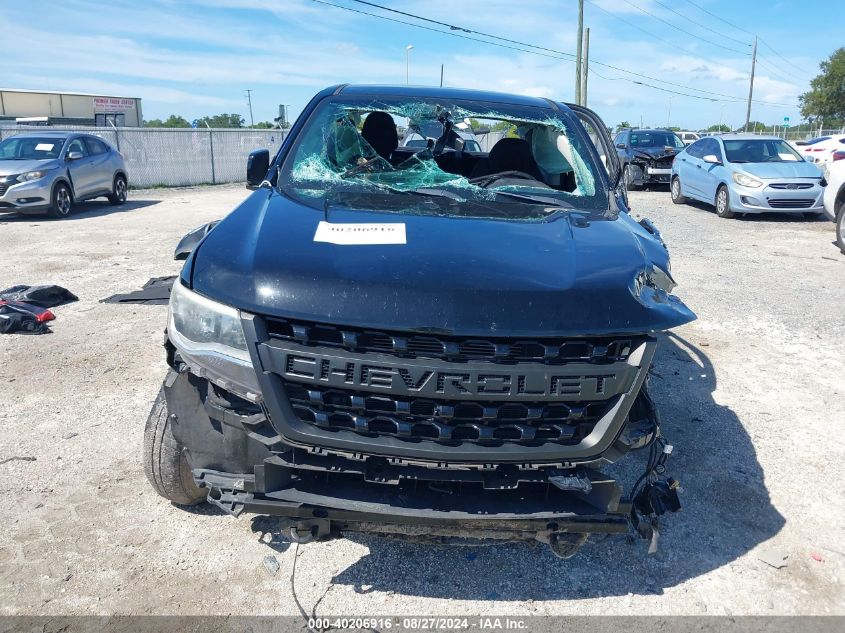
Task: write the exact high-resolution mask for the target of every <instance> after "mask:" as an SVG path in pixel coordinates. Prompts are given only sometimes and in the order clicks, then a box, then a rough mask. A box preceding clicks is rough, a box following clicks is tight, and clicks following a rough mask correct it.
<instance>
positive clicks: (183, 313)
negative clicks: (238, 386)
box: [170, 279, 250, 362]
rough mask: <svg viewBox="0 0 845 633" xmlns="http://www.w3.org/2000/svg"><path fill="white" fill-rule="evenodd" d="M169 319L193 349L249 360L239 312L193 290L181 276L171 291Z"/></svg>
mask: <svg viewBox="0 0 845 633" xmlns="http://www.w3.org/2000/svg"><path fill="white" fill-rule="evenodd" d="M170 321H171V324H172V326H173V329H174V330H175V331H176V333H177V334H178V335H179V336H180V337H181V338H183V339H187V342H188V346H189V347H190V348H192V349H193V350H203V351H211V352H217V353H218V354H224V355H226V356H231V357H233V358H237V359H240V360H243V361H246V362H250V358H249V352H248V350H247V347H246V339H244V331H243V328H242V327H241V318H240V316H239V315H238V311H237V310H235V308H231V307H229V306H227V305H223V304H222V303H217V302H216V301H212V300H211V299H206V298H205V297H203V296H202V295H198V294H197V293H195V292H191V291H190V290H188V289H187V288H185V286H183V285H182V284H181V282H180V281H179V280H178V279H177V280H176V281H175V282H174V283H173V290H172V291H171V293H170Z"/></svg>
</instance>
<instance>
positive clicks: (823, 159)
mask: <svg viewBox="0 0 845 633" xmlns="http://www.w3.org/2000/svg"><path fill="white" fill-rule="evenodd" d="M795 149H796V150H798V153H799V154H801V156H803V157H804V160H806V161H808V162H811V163H816V164H817V165H819V166H821V165H825V164H827V163H829V162H831V161H832V160H833V152H836V151H838V150H845V134H835V135H833V136H818V137H816V138H813V139H810V140H809V141H797V142H796V143H795Z"/></svg>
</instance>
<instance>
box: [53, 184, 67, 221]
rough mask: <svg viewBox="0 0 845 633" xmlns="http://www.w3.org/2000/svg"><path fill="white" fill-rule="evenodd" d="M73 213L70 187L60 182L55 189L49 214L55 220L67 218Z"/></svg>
mask: <svg viewBox="0 0 845 633" xmlns="http://www.w3.org/2000/svg"><path fill="white" fill-rule="evenodd" d="M71 211H73V194H71V192H70V187H68V186H67V185H66V184H65V183H63V182H60V183H59V184H57V185H56V186H55V187H53V196H52V198H51V199H50V211H49V213H50V215H51V216H52V217H54V218H66V217H67V216H69V215H70V214H71Z"/></svg>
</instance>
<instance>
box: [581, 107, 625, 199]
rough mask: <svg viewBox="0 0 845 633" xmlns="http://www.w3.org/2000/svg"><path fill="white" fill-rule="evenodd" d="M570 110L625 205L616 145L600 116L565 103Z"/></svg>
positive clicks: (586, 109)
mask: <svg viewBox="0 0 845 633" xmlns="http://www.w3.org/2000/svg"><path fill="white" fill-rule="evenodd" d="M566 105H567V106H568V107H569V109H570V110H572V111H573V112H574V113H575V115H576V116H577V117H578V119H579V120H580V121H581V123H582V124H583V125H584V129H586V131H587V135H588V136H589V137H590V140H591V141H592V142H593V145H594V146H595V148H596V153H597V154H598V159H599V161H600V162H601V163H602V164H603V165H604V167H605V169H606V170H607V174H608V177H609V178H610V185H611V187H612V188H613V189H614V190H615V191H616V192H617V195H618V196H619V197H621V198H622V199H623V200H624V201H625V206H626V207H627V206H628V192H627V190H626V189H625V187H624V186H620V183H621V182H622V166H621V163H620V162H619V155H618V154H617V152H616V146H615V145H614V144H613V140H612V139H611V138H610V134H609V133H608V131H607V126H606V125H605V124H604V121H602V120H601V117H600V116H599V115H598V114H596V113H595V112H593V111H592V110H590V109H588V108H585V107H583V106H578V105H574V104H571V103H567V104H566Z"/></svg>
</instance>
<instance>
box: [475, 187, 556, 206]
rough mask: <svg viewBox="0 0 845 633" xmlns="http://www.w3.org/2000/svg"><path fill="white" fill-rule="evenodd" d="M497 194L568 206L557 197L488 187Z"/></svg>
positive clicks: (515, 198) (528, 200) (527, 200)
mask: <svg viewBox="0 0 845 633" xmlns="http://www.w3.org/2000/svg"><path fill="white" fill-rule="evenodd" d="M489 191H492V192H493V193H495V194H496V195H498V196H507V197H508V198H513V199H514V200H523V201H525V202H536V203H539V204H553V205H554V206H556V207H562V206H568V205H564V204H563V202H562V201H561V200H559V199H558V198H551V197H548V196H535V195H531V194H526V193H514V192H513V191H499V190H497V189H490V190H489Z"/></svg>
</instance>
